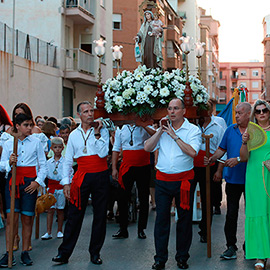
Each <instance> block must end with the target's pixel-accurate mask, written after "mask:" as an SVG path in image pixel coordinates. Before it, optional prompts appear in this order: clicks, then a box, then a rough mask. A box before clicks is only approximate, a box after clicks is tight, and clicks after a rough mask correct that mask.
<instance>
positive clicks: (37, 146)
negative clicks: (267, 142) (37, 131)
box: [0, 136, 48, 187]
mask: <svg viewBox="0 0 270 270" xmlns="http://www.w3.org/2000/svg"><path fill="white" fill-rule="evenodd" d="M13 141H14V137H12V136H11V138H10V139H9V140H7V141H6V142H5V143H4V146H3V152H2V156H1V162H0V169H1V171H6V172H7V173H8V172H10V171H11V167H10V165H9V157H10V155H11V154H12V153H13ZM17 166H19V167H32V166H35V167H36V168H38V169H37V178H36V180H35V181H36V182H37V183H38V184H39V185H41V186H43V187H44V186H45V184H44V180H45V178H46V176H47V172H48V168H47V161H46V156H45V153H44V150H43V147H42V145H41V142H40V140H39V139H37V138H35V137H33V136H27V137H26V138H25V139H24V140H23V141H21V140H18V161H17Z"/></svg>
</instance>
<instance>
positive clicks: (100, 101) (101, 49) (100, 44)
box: [93, 39, 106, 109]
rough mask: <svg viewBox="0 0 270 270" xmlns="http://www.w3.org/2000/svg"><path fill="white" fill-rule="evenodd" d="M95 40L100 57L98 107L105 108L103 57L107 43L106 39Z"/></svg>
mask: <svg viewBox="0 0 270 270" xmlns="http://www.w3.org/2000/svg"><path fill="white" fill-rule="evenodd" d="M93 42H94V43H95V44H96V47H95V53H96V55H97V57H98V58H99V67H98V87H97V93H96V96H97V100H96V107H97V109H103V108H104V106H105V101H104V92H103V91H102V87H101V57H102V56H103V55H104V54H105V47H104V44H105V43H106V40H102V39H99V40H94V41H93Z"/></svg>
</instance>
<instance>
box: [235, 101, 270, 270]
mask: <svg viewBox="0 0 270 270" xmlns="http://www.w3.org/2000/svg"><path fill="white" fill-rule="evenodd" d="M251 117H252V118H254V121H255V123H257V124H258V125H259V126H261V128H263V129H264V130H265V132H266V134H267V142H266V144H265V145H263V146H262V147H260V148H258V149H256V150H253V151H250V152H249V151H248V148H247V141H248V140H249V134H248V133H247V132H245V133H244V134H243V136H242V140H243V144H242V147H241V150H240V158H241V161H248V164H247V171H246V220H245V240H246V247H245V248H246V259H257V262H256V264H255V269H257V270H258V269H264V268H265V265H266V262H267V258H270V197H269V196H268V193H270V173H269V171H268V170H267V169H266V168H265V167H264V168H263V167H262V162H263V161H265V160H268V159H270V120H269V117H270V106H269V104H268V103H267V102H266V101H265V100H257V101H256V102H255V104H254V106H253V111H252V115H251ZM252 118H251V119H252ZM263 174H264V177H263Z"/></svg>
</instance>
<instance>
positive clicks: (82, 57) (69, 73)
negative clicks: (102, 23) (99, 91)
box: [65, 49, 96, 84]
mask: <svg viewBox="0 0 270 270" xmlns="http://www.w3.org/2000/svg"><path fill="white" fill-rule="evenodd" d="M94 71H95V58H94V55H92V54H90V53H88V52H85V51H83V50H81V49H67V50H66V62H65V74H66V75H65V77H66V78H67V79H70V80H75V81H80V82H84V83H87V84H91V83H93V82H96V79H95V75H94Z"/></svg>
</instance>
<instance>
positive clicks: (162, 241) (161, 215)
mask: <svg viewBox="0 0 270 270" xmlns="http://www.w3.org/2000/svg"><path fill="white" fill-rule="evenodd" d="M189 182H190V184H191V186H190V209H189V210H184V209H182V208H180V187H181V182H180V181H177V182H176V181H175V182H165V181H160V180H156V186H155V188H156V189H155V198H156V214H157V215H156V222H155V230H154V236H155V248H156V255H155V257H154V258H155V261H156V262H157V261H160V262H164V263H165V262H166V261H167V260H168V242H169V236H170V228H171V204H172V200H173V198H174V197H175V203H176V207H177V214H178V221H177V225H176V255H175V259H176V261H179V260H180V259H181V260H185V261H186V260H188V258H189V249H190V245H191V241H192V213H193V199H194V191H195V188H196V181H195V180H190V181H189Z"/></svg>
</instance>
